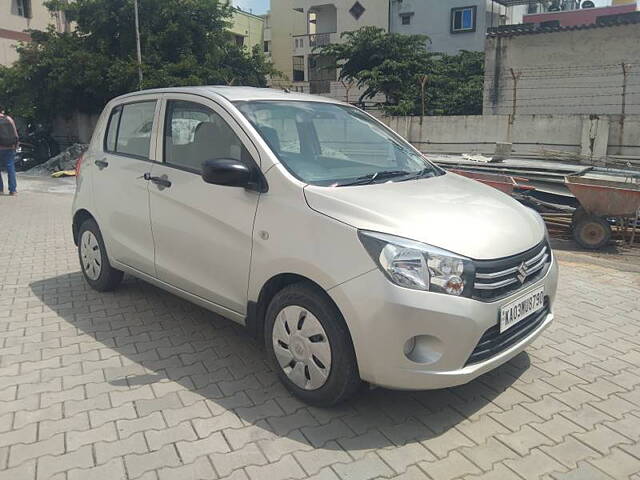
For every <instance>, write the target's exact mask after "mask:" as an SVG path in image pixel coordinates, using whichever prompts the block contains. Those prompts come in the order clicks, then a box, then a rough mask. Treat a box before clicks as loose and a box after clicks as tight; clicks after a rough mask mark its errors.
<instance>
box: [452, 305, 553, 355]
mask: <svg viewBox="0 0 640 480" xmlns="http://www.w3.org/2000/svg"><path fill="white" fill-rule="evenodd" d="M548 314H549V298H548V297H545V299H544V308H543V309H542V310H539V311H537V312H535V313H532V314H531V315H529V316H528V317H526V318H523V319H522V320H520V321H519V322H518V323H516V324H515V325H514V326H513V327H511V328H509V329H508V330H507V331H505V332H503V333H500V325H498V324H496V325H494V326H493V327H491V328H489V329H488V330H487V331H486V332H484V334H483V335H482V337H480V341H479V342H478V345H477V346H476V348H475V349H474V350H473V352H472V353H471V356H470V357H469V359H468V360H467V363H466V364H465V367H466V366H467V365H471V364H473V363H478V362H481V361H483V360H486V359H487V358H491V357H493V356H494V355H497V354H498V353H500V352H502V351H503V350H506V349H507V348H509V347H510V346H512V345H515V344H516V343H518V342H519V341H520V340H522V339H523V338H525V337H526V336H527V335H529V334H530V333H531V332H533V331H534V330H535V329H536V328H538V327H539V326H540V325H541V324H542V322H543V321H544V319H545V318H546V317H547V315H548Z"/></svg>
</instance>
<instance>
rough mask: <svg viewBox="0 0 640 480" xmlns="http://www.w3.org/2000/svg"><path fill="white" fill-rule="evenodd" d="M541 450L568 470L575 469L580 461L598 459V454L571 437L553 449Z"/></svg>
mask: <svg viewBox="0 0 640 480" xmlns="http://www.w3.org/2000/svg"><path fill="white" fill-rule="evenodd" d="M541 450H542V451H543V452H545V453H546V454H547V455H550V456H551V457H553V458H555V459H556V460H557V461H559V462H560V463H562V464H563V465H564V466H566V467H569V468H576V467H577V466H578V462H580V461H581V460H586V459H589V458H598V457H600V454H599V453H598V452H596V451H595V450H593V449H592V448H589V447H588V446H587V445H585V444H584V443H582V442H579V441H578V440H576V439H575V438H572V437H567V438H566V439H565V440H564V442H562V443H560V444H558V445H554V446H553V447H542V448H541Z"/></svg>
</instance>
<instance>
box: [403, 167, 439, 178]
mask: <svg viewBox="0 0 640 480" xmlns="http://www.w3.org/2000/svg"><path fill="white" fill-rule="evenodd" d="M437 174H438V172H437V171H436V169H435V168H433V167H426V168H423V169H422V170H419V171H417V172H415V173H413V174H412V175H411V177H409V178H407V180H416V179H418V178H431V177H435V176H437Z"/></svg>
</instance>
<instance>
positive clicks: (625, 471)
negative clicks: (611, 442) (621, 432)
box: [589, 448, 640, 478]
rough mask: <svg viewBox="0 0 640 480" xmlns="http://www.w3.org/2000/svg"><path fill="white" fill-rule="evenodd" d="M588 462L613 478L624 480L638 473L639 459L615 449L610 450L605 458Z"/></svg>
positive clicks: (639, 468)
mask: <svg viewBox="0 0 640 480" xmlns="http://www.w3.org/2000/svg"><path fill="white" fill-rule="evenodd" d="M589 462H590V463H592V464H593V465H595V466H596V467H598V468H599V469H600V470H602V471H603V472H607V473H608V474H610V475H611V476H613V477H614V478H626V477H629V476H631V475H632V474H634V473H638V472H640V459H638V458H636V457H633V456H631V455H629V454H628V453H626V452H623V451H622V450H619V449H617V448H614V449H612V450H611V453H610V454H608V455H607V456H605V457H602V458H597V459H594V460H589Z"/></svg>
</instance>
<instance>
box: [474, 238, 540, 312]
mask: <svg viewBox="0 0 640 480" xmlns="http://www.w3.org/2000/svg"><path fill="white" fill-rule="evenodd" d="M474 263H475V267H476V277H475V283H474V285H473V298H475V299H476V300H480V301H482V302H490V301H495V300H499V299H501V298H504V297H506V296H507V295H510V294H512V293H513V292H515V291H516V290H520V289H521V288H523V287H526V286H527V285H530V284H531V283H533V282H535V281H537V280H539V279H540V278H542V277H543V276H544V275H545V273H546V272H547V270H548V268H549V265H550V263H551V249H550V248H549V245H548V244H547V242H546V241H544V242H542V243H540V244H538V245H536V246H535V247H533V248H531V249H529V250H527V251H526V252H523V253H520V254H518V255H514V256H512V257H507V258H501V259H498V260H475V261H474Z"/></svg>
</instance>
